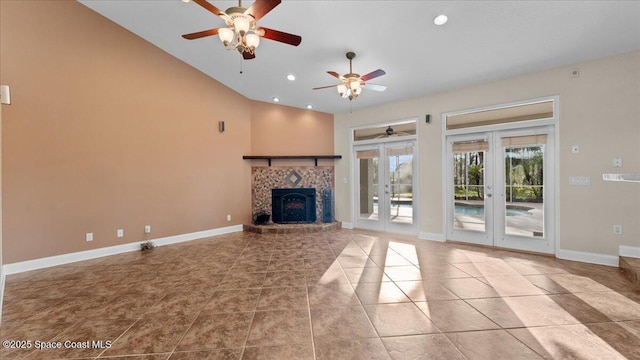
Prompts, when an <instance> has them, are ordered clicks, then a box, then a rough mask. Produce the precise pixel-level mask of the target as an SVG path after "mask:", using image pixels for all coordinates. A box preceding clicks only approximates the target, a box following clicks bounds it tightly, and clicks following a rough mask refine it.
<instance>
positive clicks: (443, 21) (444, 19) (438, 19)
mask: <svg viewBox="0 0 640 360" xmlns="http://www.w3.org/2000/svg"><path fill="white" fill-rule="evenodd" d="M447 20H449V18H448V17H447V15H444V14H442V15H438V16H436V17H435V18H434V19H433V23H434V24H436V25H438V26H441V25H444V24H446V23H447Z"/></svg>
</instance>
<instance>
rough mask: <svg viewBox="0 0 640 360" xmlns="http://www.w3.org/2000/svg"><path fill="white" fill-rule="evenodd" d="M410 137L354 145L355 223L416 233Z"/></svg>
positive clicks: (361, 226)
mask: <svg viewBox="0 0 640 360" xmlns="http://www.w3.org/2000/svg"><path fill="white" fill-rule="evenodd" d="M414 155H415V145H414V142H413V141H399V142H386V143H379V144H370V145H358V146H354V159H356V161H357V164H356V166H355V167H354V172H355V174H354V179H356V181H355V197H356V199H355V206H354V207H355V217H354V218H355V219H356V227H360V228H367V229H372V230H381V231H390V232H399V233H416V224H415V216H416V201H415V200H416V199H417V198H416V192H415V190H416V178H417V176H414V174H416V175H417V169H416V167H415V162H414V158H415V156H414Z"/></svg>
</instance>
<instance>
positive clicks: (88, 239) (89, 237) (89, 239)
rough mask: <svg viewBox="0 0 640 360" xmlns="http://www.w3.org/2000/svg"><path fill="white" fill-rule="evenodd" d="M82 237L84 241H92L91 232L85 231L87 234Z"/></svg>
mask: <svg viewBox="0 0 640 360" xmlns="http://www.w3.org/2000/svg"><path fill="white" fill-rule="evenodd" d="M84 239H85V240H86V241H93V233H87V234H86V235H85V236H84Z"/></svg>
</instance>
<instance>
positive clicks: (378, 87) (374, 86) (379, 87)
mask: <svg viewBox="0 0 640 360" xmlns="http://www.w3.org/2000/svg"><path fill="white" fill-rule="evenodd" d="M364 87H366V88H367V89H371V90H375V91H385V90H387V87H386V86H384V85H377V84H365V85H364Z"/></svg>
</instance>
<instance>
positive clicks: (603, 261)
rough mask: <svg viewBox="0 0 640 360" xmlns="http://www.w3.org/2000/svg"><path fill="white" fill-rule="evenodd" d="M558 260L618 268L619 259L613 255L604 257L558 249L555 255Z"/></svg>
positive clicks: (602, 255)
mask: <svg viewBox="0 0 640 360" xmlns="http://www.w3.org/2000/svg"><path fill="white" fill-rule="evenodd" d="M556 257H557V258H558V259H564V260H572V261H580V262H585V263H590V264H599V265H607V266H615V267H617V266H618V260H619V258H618V257H617V256H613V255H604V254H596V253H589V252H584V251H574V250H563V249H560V250H559V251H558V254H557V255H556Z"/></svg>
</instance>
